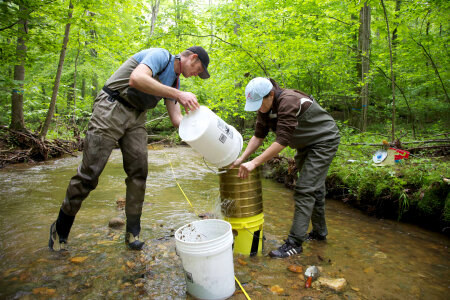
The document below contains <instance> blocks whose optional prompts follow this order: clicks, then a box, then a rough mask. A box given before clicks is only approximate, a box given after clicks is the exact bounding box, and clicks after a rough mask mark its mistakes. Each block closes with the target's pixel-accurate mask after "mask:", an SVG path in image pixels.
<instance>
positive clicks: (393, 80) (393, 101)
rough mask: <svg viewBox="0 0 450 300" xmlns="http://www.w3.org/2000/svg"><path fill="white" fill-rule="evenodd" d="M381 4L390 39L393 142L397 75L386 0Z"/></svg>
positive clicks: (393, 137) (393, 138)
mask: <svg viewBox="0 0 450 300" xmlns="http://www.w3.org/2000/svg"><path fill="white" fill-rule="evenodd" d="M381 5H382V6H383V12H384V18H385V20H386V28H387V37H388V41H389V57H390V63H391V81H392V133H391V134H392V136H391V138H392V142H394V140H395V77H394V65H393V61H392V45H391V33H390V30H389V20H388V17H387V12H386V7H385V6H384V1H383V0H381Z"/></svg>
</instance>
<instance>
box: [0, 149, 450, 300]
mask: <svg viewBox="0 0 450 300" xmlns="http://www.w3.org/2000/svg"><path fill="white" fill-rule="evenodd" d="M80 160H81V157H66V158H63V159H58V160H53V161H49V162H45V163H42V164H37V165H27V164H22V165H14V166H10V167H7V168H4V169H2V170H0V298H1V299H36V298H38V299H39V298H42V299H44V298H54V299H68V298H71V299H104V298H107V299H129V298H131V299H185V298H188V299H189V298H190V297H189V296H188V295H186V290H185V289H186V286H185V278H184V272H183V269H182V264H181V261H180V259H179V258H178V256H177V255H176V253H175V241H174V238H173V234H174V231H175V230H176V229H178V228H179V227H181V226H183V225H185V224H187V223H189V222H191V221H194V220H198V217H197V216H196V215H195V213H194V212H193V210H192V209H191V207H190V206H189V204H188V203H187V201H186V199H185V198H184V196H183V194H182V193H181V192H180V190H179V189H178V186H177V184H176V182H175V180H174V177H173V174H172V171H171V168H170V165H169V161H170V162H171V163H172V165H173V168H174V170H175V172H174V173H175V176H176V177H177V180H178V183H179V184H180V186H181V187H182V188H183V190H184V192H185V193H186V195H187V196H188V197H189V200H190V201H191V203H192V204H193V206H194V207H195V210H196V211H197V212H201V213H203V212H208V213H215V214H219V211H220V207H219V201H220V200H219V187H218V176H217V175H215V174H213V173H212V172H211V171H210V170H209V169H208V168H207V167H206V166H205V165H204V163H203V161H202V159H201V157H199V156H198V155H197V154H195V153H194V151H193V150H192V149H190V148H187V147H174V148H162V147H159V148H152V147H150V149H149V176H148V180H147V190H146V199H145V205H144V209H143V216H142V232H141V237H142V238H144V240H145V241H146V244H147V245H146V246H145V249H144V250H143V251H141V252H135V251H129V250H127V249H126V247H125V245H124V242H123V240H124V228H123V227H122V228H120V229H111V228H109V226H108V222H109V220H110V219H112V218H115V217H122V218H123V216H124V212H123V210H121V209H120V208H118V206H117V204H116V201H117V200H118V199H121V198H123V197H124V195H125V182H124V179H125V173H124V171H123V169H122V157H121V153H120V151H118V150H115V151H113V154H112V155H111V157H110V160H109V162H108V164H107V167H106V168H105V170H104V172H103V174H102V176H101V178H100V183H99V185H98V187H97V189H96V190H94V191H93V192H92V193H91V195H90V196H89V197H88V198H87V199H86V200H85V202H84V203H83V206H82V208H81V210H80V212H79V214H78V215H77V217H76V219H75V223H74V226H73V228H72V232H71V235H70V238H69V250H70V251H69V252H68V253H66V255H62V254H61V253H58V252H51V251H49V250H48V248H47V242H48V231H49V226H50V224H51V223H52V222H53V221H54V220H55V218H56V216H57V213H58V210H59V206H60V203H61V201H62V199H63V198H64V195H65V190H66V188H67V184H68V182H69V180H70V178H71V177H72V176H73V175H74V174H75V171H76V168H77V166H78V164H79V162H80ZM263 200H264V209H265V211H264V215H265V217H264V220H265V222H264V235H265V238H266V240H265V245H264V247H265V248H264V251H263V255H262V256H257V257H252V258H250V257H245V256H241V255H235V256H234V265H235V274H236V277H237V278H238V279H239V280H240V282H241V283H242V284H243V286H244V288H245V290H246V291H247V293H248V294H249V296H250V297H251V298H252V299H448V294H449V292H450V260H449V257H450V255H449V246H450V241H449V239H448V238H447V237H446V236H444V235H441V234H438V233H434V232H430V231H426V230H423V229H420V228H418V227H415V226H411V225H408V224H401V223H397V222H394V221H388V220H379V219H375V218H372V217H367V216H366V215H364V214H362V213H360V212H359V211H357V210H355V209H352V208H350V207H347V206H345V205H344V204H342V203H339V202H337V201H333V200H328V201H327V207H326V213H327V221H328V227H329V236H328V241H327V242H317V241H313V242H308V243H305V244H304V253H303V254H301V255H299V256H295V257H291V258H289V259H286V260H274V259H270V258H269V257H268V256H267V253H268V252H269V251H270V250H272V249H273V248H275V247H278V246H279V245H280V244H281V243H282V240H283V239H284V238H285V237H286V235H287V233H288V231H289V228H290V225H291V220H292V215H293V207H294V205H293V201H292V191H290V190H287V189H286V188H285V187H284V186H282V185H280V184H277V183H275V182H273V181H271V180H263ZM293 265H294V266H301V267H303V269H305V268H306V267H307V266H309V265H316V266H319V267H320V269H321V275H322V276H326V277H330V278H345V279H346V280H347V283H348V284H347V288H346V289H345V291H343V292H341V293H335V292H332V291H330V290H327V289H324V288H321V289H319V288H317V287H316V286H313V288H309V289H305V288H304V279H303V278H302V275H300V274H298V273H294V272H291V271H289V270H288V268H289V267H290V266H291V267H292V266H293ZM277 285H278V287H279V288H277V289H274V287H275V286H277ZM271 289H272V290H271ZM237 290H238V292H236V293H235V295H234V296H232V299H245V296H244V295H243V294H242V292H240V291H239V288H237ZM273 291H274V292H273Z"/></svg>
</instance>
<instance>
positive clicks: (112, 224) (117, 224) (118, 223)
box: [109, 218, 125, 228]
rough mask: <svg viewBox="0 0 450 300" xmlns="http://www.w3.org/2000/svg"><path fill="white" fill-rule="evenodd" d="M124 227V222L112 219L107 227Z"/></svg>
mask: <svg viewBox="0 0 450 300" xmlns="http://www.w3.org/2000/svg"><path fill="white" fill-rule="evenodd" d="M123 225H125V220H123V219H121V218H112V219H111V220H109V227H111V228H119V227H122V226H123Z"/></svg>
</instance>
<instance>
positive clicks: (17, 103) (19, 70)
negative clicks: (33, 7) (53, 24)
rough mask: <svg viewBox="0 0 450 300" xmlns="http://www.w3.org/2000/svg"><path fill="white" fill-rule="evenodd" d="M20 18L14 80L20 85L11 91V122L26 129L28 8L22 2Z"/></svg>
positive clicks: (17, 128) (19, 128)
mask: <svg viewBox="0 0 450 300" xmlns="http://www.w3.org/2000/svg"><path fill="white" fill-rule="evenodd" d="M19 11H20V17H19V18H20V19H19V21H18V24H19V28H18V32H17V35H18V37H17V47H16V56H17V62H18V64H16V65H15V66H14V80H15V81H17V82H19V84H18V87H14V88H13V90H12V93H11V124H10V126H9V127H10V128H11V129H14V130H19V131H22V130H25V121H24V118H23V94H24V91H23V82H24V80H25V60H26V56H27V46H26V35H27V34H28V20H27V17H28V8H27V7H26V6H24V4H21V5H20V7H19Z"/></svg>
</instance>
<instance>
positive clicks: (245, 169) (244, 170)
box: [238, 161, 256, 179]
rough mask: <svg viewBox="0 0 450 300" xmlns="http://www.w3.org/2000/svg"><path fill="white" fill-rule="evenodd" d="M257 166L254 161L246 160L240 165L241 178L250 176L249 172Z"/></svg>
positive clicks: (239, 174)
mask: <svg viewBox="0 0 450 300" xmlns="http://www.w3.org/2000/svg"><path fill="white" fill-rule="evenodd" d="M255 168H256V164H255V163H254V162H253V161H249V162H246V163H245V164H242V165H241V166H240V167H239V173H238V176H239V178H241V179H245V178H247V177H248V174H249V173H250V172H251V171H253V170H254V169H255Z"/></svg>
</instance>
